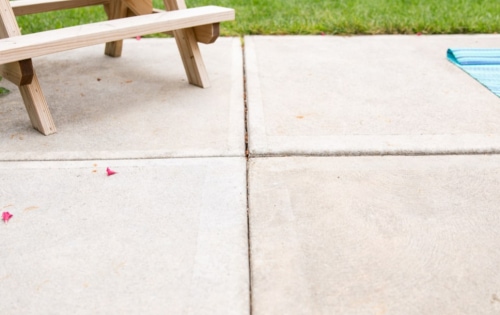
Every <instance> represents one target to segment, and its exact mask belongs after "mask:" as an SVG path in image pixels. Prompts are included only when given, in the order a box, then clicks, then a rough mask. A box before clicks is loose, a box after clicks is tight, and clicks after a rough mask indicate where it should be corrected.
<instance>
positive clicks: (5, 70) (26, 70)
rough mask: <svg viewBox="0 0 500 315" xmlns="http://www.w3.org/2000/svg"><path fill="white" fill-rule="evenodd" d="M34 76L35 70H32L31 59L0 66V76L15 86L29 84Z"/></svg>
mask: <svg viewBox="0 0 500 315" xmlns="http://www.w3.org/2000/svg"><path fill="white" fill-rule="evenodd" d="M34 75H35V70H33V63H32V62H31V59H25V60H21V61H18V62H11V63H7V64H4V65H0V76H2V77H4V78H5V79H7V80H9V81H10V82H12V83H14V84H15V85H17V86H22V85H26V84H30V83H31V81H33V77H34Z"/></svg>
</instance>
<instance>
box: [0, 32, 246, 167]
mask: <svg viewBox="0 0 500 315" xmlns="http://www.w3.org/2000/svg"><path fill="white" fill-rule="evenodd" d="M200 48H201V49H202V54H203V58H204V61H205V64H206V67H207V71H208V73H209V77H210V80H211V82H212V87H211V88H208V89H201V88H199V87H195V86H192V85H189V84H187V82H186V75H185V73H184V68H183V66H182V61H181V59H180V56H179V52H178V50H177V46H176V45H175V41H174V40H173V39H142V40H140V41H137V40H135V39H132V40H127V41H125V43H124V49H123V54H122V57H120V58H110V57H106V56H104V46H103V45H98V46H93V47H88V48H84V49H79V50H72V51H68V52H63V53H59V54H54V55H49V56H46V57H43V58H37V59H35V60H34V61H33V62H34V65H35V67H36V70H37V73H38V75H39V79H40V84H41V86H42V89H43V91H44V93H45V96H46V98H47V102H48V104H49V108H50V109H51V112H52V115H53V118H54V121H55V124H56V127H57V128H58V133H57V134H54V135H53V136H51V137H43V136H41V135H40V134H39V133H38V132H36V131H35V130H33V129H32V128H31V125H30V121H29V119H28V115H27V113H26V110H25V108H24V105H23V103H22V101H21V96H20V95H19V92H17V88H15V87H13V86H12V85H10V84H9V85H8V87H9V88H10V89H11V90H12V91H13V93H11V95H9V96H8V97H7V98H2V100H1V102H2V105H3V106H2V107H1V108H0V135H1V137H0V159H1V160H33V159H36V160H41V159H44V160H54V159H59V160H61V159H63V160H74V159H123V158H161V157H186V156H187V157H192V156H243V155H244V153H245V145H244V141H243V139H244V132H245V128H244V112H243V108H244V107H243V74H242V72H243V68H242V53H241V44H240V40H239V39H238V38H220V39H219V40H218V41H217V44H214V45H200ZM6 84H7V82H5V81H2V85H6Z"/></svg>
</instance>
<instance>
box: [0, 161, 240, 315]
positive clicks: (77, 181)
mask: <svg viewBox="0 0 500 315" xmlns="http://www.w3.org/2000/svg"><path fill="white" fill-rule="evenodd" d="M106 167H111V168H112V169H113V170H115V171H117V172H118V173H117V174H115V175H113V176H109V177H108V176H107V175H106V171H105V170H106ZM245 168H246V165H245V159H244V158H212V159H210V158H206V159H167V160H130V161H102V160H101V161H77V162H60V161H59V162H1V163H0V193H1V200H0V210H1V211H2V212H3V211H9V212H10V213H12V214H13V215H14V216H13V217H12V219H11V220H10V221H9V222H8V223H7V224H4V223H3V222H1V226H0V239H1V240H2V241H1V242H0V257H1V259H0V261H1V263H0V295H1V296H2V297H3V298H2V302H1V303H0V314H5V315H13V314H22V315H26V314H235V315H236V314H238V315H239V314H248V310H249V293H248V288H249V279H248V274H249V272H248V256H247V255H248V249H247V223H246V221H247V214H246V181H245Z"/></svg>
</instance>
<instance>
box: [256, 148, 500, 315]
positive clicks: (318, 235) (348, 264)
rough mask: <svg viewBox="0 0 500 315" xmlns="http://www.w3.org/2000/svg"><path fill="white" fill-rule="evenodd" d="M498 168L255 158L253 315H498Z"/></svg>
mask: <svg viewBox="0 0 500 315" xmlns="http://www.w3.org/2000/svg"><path fill="white" fill-rule="evenodd" d="M499 165H500V157H499V156H496V155H495V156H439V157H436V156H427V157H394V156H393V157H283V158H258V159H254V160H252V162H251V164H250V174H249V196H250V199H249V206H250V222H251V224H250V236H251V270H252V296H253V303H252V308H253V314H255V315H261V314H290V315H292V314H406V315H412V314H415V315H417V314H418V315H420V314H483V315H486V314H491V315H494V314H498V313H499V312H500V301H499V297H500V286H499V284H500V273H499V272H498V266H500V247H499V246H498V240H499V239H500V230H499V229H498V227H499V226H500V212H499V211H498V209H499V205H500V194H498V191H499V190H500V169H499V167H498V166H499Z"/></svg>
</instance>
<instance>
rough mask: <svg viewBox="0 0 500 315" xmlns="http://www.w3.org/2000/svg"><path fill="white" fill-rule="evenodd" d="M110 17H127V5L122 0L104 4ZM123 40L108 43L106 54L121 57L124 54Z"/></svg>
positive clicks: (112, 0) (112, 18) (111, 18)
mask: <svg viewBox="0 0 500 315" xmlns="http://www.w3.org/2000/svg"><path fill="white" fill-rule="evenodd" d="M104 9H105V11H106V14H107V15H108V19H110V20H114V19H120V18H124V17H127V6H126V5H125V2H124V1H122V0H111V1H109V4H105V5H104ZM122 49H123V40H117V41H114V42H109V43H106V47H105V49H104V54H106V55H107V56H110V57H120V56H121V55H122Z"/></svg>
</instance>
